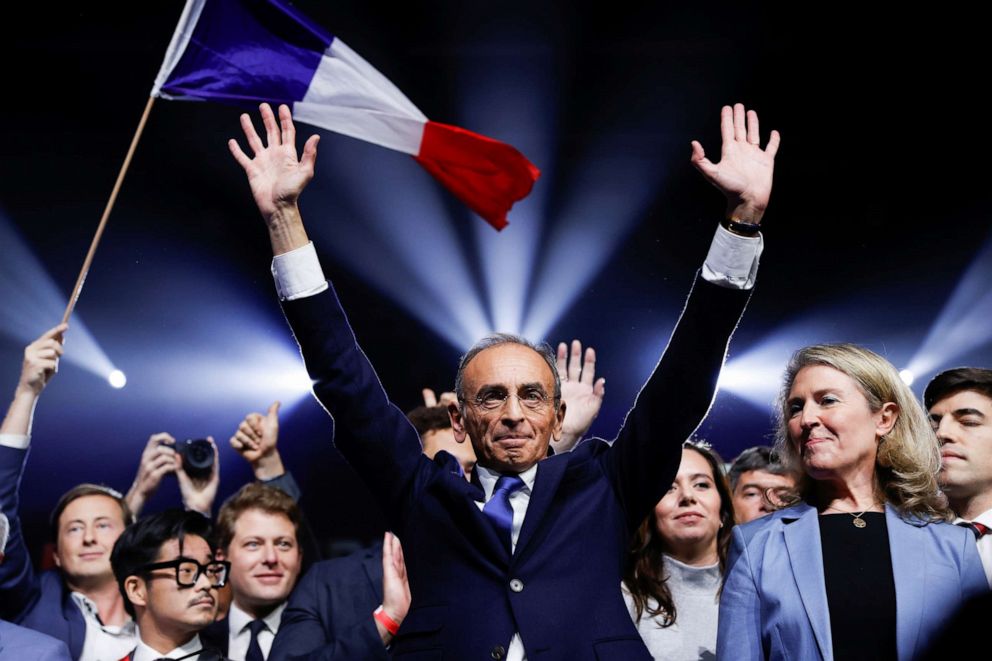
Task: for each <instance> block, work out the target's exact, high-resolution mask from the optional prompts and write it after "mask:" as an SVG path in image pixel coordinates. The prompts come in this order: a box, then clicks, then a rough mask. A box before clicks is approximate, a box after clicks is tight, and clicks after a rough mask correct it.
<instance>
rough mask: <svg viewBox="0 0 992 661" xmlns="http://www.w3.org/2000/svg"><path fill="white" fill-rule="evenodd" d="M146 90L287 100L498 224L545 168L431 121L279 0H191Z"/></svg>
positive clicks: (245, 101) (233, 99)
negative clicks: (404, 158)
mask: <svg viewBox="0 0 992 661" xmlns="http://www.w3.org/2000/svg"><path fill="white" fill-rule="evenodd" d="M152 96H156V97H161V98H164V99H183V100H209V101H219V102H222V103H231V104H235V105H240V106H248V105H255V104H257V103H260V102H262V101H267V102H269V103H285V104H287V105H288V106H289V107H290V108H292V112H293V118H294V119H295V120H298V121H301V122H306V123H308V124H312V125H314V126H319V127H321V128H324V129H327V130H329V131H335V132H337V133H343V134H344V135H348V136H351V137H353V138H358V139H359V140H365V141H367V142H372V143H375V144H377V145H380V146H382V147H388V148H389V149H395V150H397V151H401V152H405V153H407V154H410V155H411V156H413V157H414V158H415V159H416V161H417V162H418V163H420V165H421V166H423V167H424V168H425V169H426V170H427V171H428V172H430V173H431V175H433V176H434V177H435V178H436V179H437V180H438V181H440V182H441V184H442V185H444V186H445V187H446V188H447V189H448V190H449V191H451V192H452V194H454V195H455V196H456V197H457V198H458V199H460V200H461V201H462V202H464V203H465V204H466V205H467V206H468V207H469V208H470V209H472V210H473V211H475V212H476V213H477V214H479V215H480V216H482V217H483V218H484V219H486V221H488V222H489V223H490V224H491V225H492V226H493V227H495V228H496V229H503V228H504V227H505V226H506V225H507V221H506V214H507V212H509V210H510V207H511V206H513V203H514V202H516V201H517V200H520V199H522V198H524V197H526V196H527V194H528V193H530V190H531V188H532V187H533V185H534V182H535V181H536V180H537V178H538V176H540V174H541V172H540V170H538V169H537V168H536V167H535V166H534V165H533V164H532V163H531V162H530V161H528V160H527V158H526V157H525V156H524V155H523V154H521V153H520V152H519V151H517V150H516V149H514V148H513V147H511V146H510V145H507V144H505V143H502V142H499V141H497V140H493V139H492V138H487V137H485V136H482V135H479V134H477V133H472V132H471V131H466V130H465V129H462V128H459V127H457V126H449V125H446V124H439V123H437V122H432V121H430V120H429V119H427V117H425V116H424V114H423V113H422V112H420V110H419V109H418V108H417V106H415V105H413V103H411V102H410V100H409V99H408V98H406V96H404V95H403V93H402V92H401V91H400V90H399V89H397V88H396V86H395V85H393V84H392V83H391V82H389V80H388V79H387V78H386V77H385V76H383V75H382V74H381V73H379V72H378V71H376V70H375V68H373V67H372V66H371V65H370V64H369V63H368V62H366V61H365V60H364V59H362V57H361V56H360V55H358V54H357V53H356V52H355V51H353V50H351V49H350V48H349V47H348V46H347V45H345V44H344V42H342V41H341V40H340V39H338V38H336V37H334V36H333V35H331V34H328V33H327V32H326V31H325V30H324V29H323V28H321V27H320V26H318V25H315V24H314V23H312V22H311V21H310V20H308V19H307V18H306V17H305V16H302V15H301V14H300V13H299V12H297V11H296V10H295V9H293V8H292V7H290V6H288V5H286V4H285V3H283V2H279V0H187V3H186V7H185V9H184V10H183V14H182V17H181V18H180V19H179V25H178V26H177V27H176V32H175V34H174V35H173V36H172V43H170V44H169V50H168V51H167V52H166V54H165V61H164V62H163V63H162V68H161V70H160V71H159V73H158V76H157V77H156V79H155V86H154V88H153V89H152Z"/></svg>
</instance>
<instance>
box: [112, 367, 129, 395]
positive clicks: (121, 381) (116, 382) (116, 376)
mask: <svg viewBox="0 0 992 661" xmlns="http://www.w3.org/2000/svg"><path fill="white" fill-rule="evenodd" d="M107 381H108V382H109V383H110V385H111V386H112V387H114V388H117V389H118V390H120V389H121V388H123V387H124V386H125V385H127V377H126V376H125V375H124V372H122V371H120V370H114V371H113V372H111V373H110V374H109V375H108V376H107Z"/></svg>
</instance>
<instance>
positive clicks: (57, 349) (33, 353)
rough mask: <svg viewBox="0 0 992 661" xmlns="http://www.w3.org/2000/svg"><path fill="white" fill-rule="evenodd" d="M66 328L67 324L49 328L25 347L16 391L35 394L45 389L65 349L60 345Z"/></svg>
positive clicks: (56, 369) (57, 367)
mask: <svg viewBox="0 0 992 661" xmlns="http://www.w3.org/2000/svg"><path fill="white" fill-rule="evenodd" d="M66 329H68V325H67V324H59V325H58V326H56V327H54V328H49V329H48V330H47V331H45V332H44V333H43V334H42V335H41V337H39V338H38V339H37V340H35V341H34V342H32V343H31V344H29V345H28V346H27V347H25V349H24V364H23V366H22V367H21V378H20V380H19V381H18V382H17V389H18V391H21V392H28V393H31V394H33V395H36V396H37V395H39V394H41V391H42V390H44V389H45V386H46V385H48V382H49V380H50V379H51V378H52V375H53V374H55V373H56V372H57V371H58V369H59V357H61V356H62V354H63V352H64V351H65V349H64V347H63V346H62V335H63V334H64V333H65V331H66Z"/></svg>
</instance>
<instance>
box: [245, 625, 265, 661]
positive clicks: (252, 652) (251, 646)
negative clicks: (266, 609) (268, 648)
mask: <svg viewBox="0 0 992 661" xmlns="http://www.w3.org/2000/svg"><path fill="white" fill-rule="evenodd" d="M266 628H267V627H266V626H265V620H252V621H251V622H249V623H248V629H249V630H250V631H251V640H250V641H249V642H248V651H247V652H246V653H245V661H265V656H264V655H263V654H262V646H261V645H259V644H258V634H260V633H262V630H264V629H266Z"/></svg>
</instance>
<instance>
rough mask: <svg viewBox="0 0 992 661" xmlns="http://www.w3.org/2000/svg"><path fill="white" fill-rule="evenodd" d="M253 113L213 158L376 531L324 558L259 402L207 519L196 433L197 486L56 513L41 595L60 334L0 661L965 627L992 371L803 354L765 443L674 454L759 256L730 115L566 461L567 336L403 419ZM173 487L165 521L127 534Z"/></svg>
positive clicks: (697, 159)
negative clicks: (696, 265) (915, 381)
mask: <svg viewBox="0 0 992 661" xmlns="http://www.w3.org/2000/svg"><path fill="white" fill-rule="evenodd" d="M261 118H262V123H263V126H264V129H265V139H264V141H263V139H262V138H261V137H260V136H259V135H258V134H257V132H256V130H255V127H254V125H253V123H252V121H251V119H250V117H248V116H247V115H243V116H242V120H241V122H242V128H243V130H244V134H245V138H246V140H247V144H248V146H249V148H250V150H251V152H252V156H248V155H247V154H246V153H245V152H244V151H243V150H242V149H241V147H240V146H239V145H238V143H237V142H236V141H233V140H232V141H231V143H230V148H231V151H232V154H233V155H234V157H235V159H236V160H237V162H238V163H239V164H240V165H241V166H242V167H243V168H244V170H245V172H246V175H247V177H248V181H249V184H250V187H251V190H252V194H253V195H254V198H255V201H256V203H257V205H258V208H259V211H260V212H261V214H262V216H263V218H264V220H265V224H266V227H267V229H268V231H269V236H270V239H271V243H272V248H273V255H274V258H273V275H274V277H275V281H276V289H277V291H278V293H279V297H280V300H281V301H282V305H283V309H284V312H285V314H286V317H287V319H288V321H289V323H290V325H291V327H292V329H293V332H294V334H295V336H296V339H297V341H298V342H299V344H300V347H301V350H302V353H303V356H304V360H305V362H306V364H307V367H308V370H309V372H310V375H311V377H312V379H313V381H314V393H315V395H316V396H317V398H318V399H319V400H320V402H321V404H322V405H323V406H324V408H325V409H326V410H327V411H328V413H329V414H330V415H332V416H333V417H334V419H335V423H336V429H337V432H336V434H337V436H336V438H335V443H336V446H337V448H338V450H339V451H340V452H341V453H342V454H343V455H344V457H345V458H346V459H347V460H348V461H349V462H350V464H351V465H352V466H353V467H354V469H355V470H356V471H357V472H358V474H359V475H360V476H361V477H362V479H363V480H364V481H365V483H366V484H367V486H368V488H369V491H370V493H371V494H372V496H373V498H374V499H375V502H376V503H377V505H378V507H379V508H380V509H381V510H382V512H383V513H384V514H385V516H386V520H387V522H388V527H389V531H388V532H386V533H385V535H384V537H383V540H382V542H381V544H377V545H375V546H374V547H371V548H368V549H363V550H361V551H359V552H357V553H355V554H352V555H349V556H346V557H341V558H334V559H329V560H320V553H319V550H318V548H317V546H316V545H314V544H313V540H311V539H308V538H307V535H306V534H305V530H306V528H307V527H306V525H305V519H306V513H305V512H304V511H302V509H301V507H300V506H299V504H298V503H299V500H300V495H301V494H300V489H299V487H298V486H297V484H296V482H295V481H294V480H293V477H292V475H291V474H290V473H289V472H288V470H287V469H286V466H285V465H284V464H283V461H282V458H281V456H280V454H279V450H278V445H279V442H280V441H279V418H278V415H279V406H278V403H274V404H273V405H272V406H271V407H270V408H269V409H268V411H266V412H265V413H250V414H248V415H247V416H246V417H245V419H244V420H243V421H242V422H241V424H240V425H239V426H238V428H237V429H236V430H235V432H234V434H233V435H232V437H231V439H230V444H231V446H232V447H233V448H234V450H235V451H236V452H237V453H238V454H240V455H241V456H242V457H243V458H244V459H245V460H246V461H248V462H249V464H250V465H251V467H252V469H253V473H254V477H255V480H254V481H253V482H251V483H249V484H246V485H244V486H243V487H242V488H241V489H239V490H238V491H237V492H236V493H234V494H233V495H232V496H231V497H230V498H228V499H227V500H226V501H225V502H224V503H223V504H222V505H221V507H220V508H219V511H218V513H217V516H216V518H214V517H213V509H214V500H215V499H216V496H217V488H218V483H219V463H220V462H219V458H218V454H217V448H216V446H215V445H214V444H213V440H212V439H207V441H206V443H207V444H208V445H207V446H206V447H207V449H206V450H204V451H205V452H206V453H207V454H208V457H207V459H208V460H207V461H206V462H205V465H206V466H207V468H206V469H203V468H202V467H199V466H193V465H192V463H191V459H190V454H189V453H188V452H186V450H185V448H183V447H181V444H179V443H177V441H176V439H175V438H173V437H172V436H170V435H169V434H165V433H159V434H153V435H152V436H151V437H150V438H149V440H148V443H147V445H146V446H145V448H144V449H143V452H142V455H141V458H140V461H139V468H138V472H137V475H136V477H135V479H134V482H133V484H132V485H131V488H130V489H129V490H128V491H127V493H126V494H122V493H120V492H118V491H115V490H114V489H111V488H109V487H107V486H104V485H100V484H91V483H83V484H79V485H77V486H74V487H72V488H71V489H69V490H68V491H67V492H66V493H65V494H64V495H63V496H62V497H61V498H60V499H59V501H58V503H57V504H56V506H55V508H54V509H53V511H52V516H51V536H52V542H53V543H54V563H55V568H54V569H51V570H48V571H45V572H37V571H36V570H35V568H34V566H33V564H32V562H31V559H30V554H29V552H28V549H27V547H26V544H25V541H24V538H23V535H22V532H21V525H20V520H19V509H20V504H19V491H20V483H21V476H22V474H23V471H24V468H25V465H26V462H27V459H28V450H29V446H30V444H31V426H32V418H33V415H34V410H35V406H36V404H37V402H38V400H39V398H40V396H41V394H42V392H43V390H44V388H45V386H46V385H47V383H48V382H49V380H50V379H51V378H53V375H54V374H55V372H56V368H57V365H58V360H59V358H60V356H61V355H62V353H63V345H62V337H63V335H64V334H65V333H66V331H67V330H68V329H67V326H65V325H64V324H63V325H59V326H56V327H55V328H52V329H51V330H49V331H47V332H46V333H44V334H43V335H42V336H41V337H39V338H38V340H36V341H35V342H33V343H31V344H30V345H29V346H28V347H27V348H26V349H25V353H24V363H23V366H22V369H21V375H20V379H19V381H18V384H17V387H16V390H15V395H14V398H13V401H12V402H11V404H10V407H9V409H8V412H7V415H6V417H5V418H4V420H3V424H2V427H0V659H23V658H39V659H80V660H83V661H97V660H99V661H117V660H122V659H128V660H129V661H154V660H157V659H176V660H178V659H192V660H194V661H195V660H197V659H198V660H199V661H210V660H212V659H235V660H237V661H241V660H247V661H265V660H267V659H271V660H273V661H280V660H282V659H311V660H317V659H322V660H324V661H329V660H331V659H379V658H382V659H386V658H392V657H396V658H408V659H421V658H454V659H477V658H487V659H496V660H500V659H510V660H512V661H521V660H523V659H530V660H531V661H536V660H537V659H600V660H602V659H618V660H620V659H622V660H624V661H627V660H631V659H650V658H654V659H685V660H696V659H710V658H720V659H787V658H793V659H835V658H836V659H901V660H909V659H915V658H923V657H925V656H926V655H928V654H930V655H933V654H936V653H939V646H940V645H941V641H943V640H944V639H945V638H944V637H945V636H947V635H948V633H947V632H948V628H949V626H953V625H954V624H955V622H957V621H961V620H959V619H958V617H957V615H956V614H957V613H959V612H961V611H959V609H961V608H964V609H968V608H971V609H981V608H984V607H987V605H988V600H989V596H990V594H992V593H990V592H989V588H990V586H992V535H988V533H989V530H990V528H992V371H990V370H987V369H980V368H958V369H952V370H948V371H946V372H943V373H941V374H939V375H938V376H937V377H935V378H934V379H933V381H931V383H930V384H929V385H928V386H927V389H926V393H925V395H924V402H923V403H922V404H921V403H920V402H919V401H917V400H916V399H915V398H914V396H913V394H912V392H911V391H910V390H909V388H908V387H907V386H906V385H905V384H904V383H903V382H902V380H901V379H900V378H899V375H898V373H897V372H896V370H895V368H894V367H893V366H892V365H891V364H890V363H889V362H888V361H886V360H885V359H884V358H883V357H881V356H879V355H878V354H876V353H874V352H872V351H869V350H867V349H865V348H862V347H859V346H855V345H848V344H837V345H817V346H810V347H805V348H801V349H799V350H797V351H796V353H795V354H794V356H793V358H792V360H791V361H790V362H789V364H788V365H786V366H784V373H785V377H784V379H783V384H782V391H781V397H780V400H779V409H778V425H777V432H776V440H775V446H774V447H765V446H756V447H752V448H749V449H747V450H745V451H744V452H742V453H740V454H739V456H738V457H737V458H736V459H735V460H733V461H732V462H731V463H730V464H729V466H728V465H726V464H725V463H724V461H723V460H722V459H721V457H720V456H719V454H717V452H716V451H715V450H714V449H713V448H712V447H711V446H710V445H709V444H708V443H706V442H705V441H703V440H700V439H698V438H695V437H694V432H695V430H696V429H697V427H698V426H699V424H700V422H701V421H702V420H703V418H704V417H705V416H706V413H707V411H708V409H709V407H710V404H711V402H712V399H713V396H714V394H715V390H716V383H717V378H718V376H719V371H720V368H721V366H722V363H723V360H724V356H725V354H726V351H727V346H728V342H729V341H730V336H731V334H732V332H733V330H734V328H735V326H736V324H737V323H738V320H739V318H740V316H741V314H742V313H743V311H744V308H745V306H746V304H747V301H748V298H749V295H750V291H751V289H752V288H753V286H754V283H755V279H756V274H757V269H758V261H759V258H760V255H761V252H762V249H763V238H762V235H761V233H760V231H759V230H760V223H761V219H762V216H763V214H764V211H765V209H766V208H767V205H768V200H769V198H770V193H771V184H772V173H773V166H774V158H775V153H776V151H777V148H778V143H779V138H778V134H777V133H775V132H772V133H771V136H770V138H769V140H768V143H767V145H766V146H765V147H764V148H762V147H761V140H760V132H759V126H758V117H757V114H756V113H754V111H746V110H745V109H744V107H743V106H742V105H740V104H738V105H736V106H733V107H729V106H728V107H725V108H724V109H723V110H722V113H721V133H722V138H723V145H722V149H721V152H720V160H719V162H716V163H714V162H712V161H711V160H710V159H708V158H707V156H706V153H705V151H704V150H703V148H702V146H701V145H700V144H699V143H698V142H693V145H692V148H693V155H692V162H693V164H694V165H695V166H696V167H697V168H698V169H699V170H700V172H701V173H702V174H703V176H704V177H705V178H706V179H707V180H708V181H710V182H711V183H712V184H713V185H714V186H716V187H717V188H718V189H719V190H720V191H721V192H722V193H723V194H724V195H725V197H726V199H727V203H728V208H727V217H726V220H725V221H724V222H723V223H721V225H720V226H719V227H718V228H717V230H716V234H715V236H714V239H713V243H712V245H711V247H710V251H709V253H708V255H707V256H706V259H705V261H704V263H703V265H702V268H701V269H700V272H699V274H698V275H697V277H696V280H695V282H694V283H693V285H692V289H691V291H690V293H689V297H688V300H687V302H686V305H685V308H684V310H683V312H682V315H681V317H680V319H679V322H678V324H677V326H676V329H675V331H674V332H673V334H672V337H671V339H670V341H669V343H668V346H667V348H666V349H665V351H664V352H663V354H662V355H661V358H660V360H659V362H658V364H657V366H656V368H655V370H654V372H653V374H652V375H651V377H650V378H649V379H648V381H647V383H645V385H644V387H643V388H642V389H641V391H640V393H639V394H638V397H637V400H636V402H635V403H634V405H633V407H632V408H631V410H630V412H629V413H628V415H627V417H626V419H625V421H624V423H623V425H622V427H621V429H620V430H619V431H618V433H617V435H616V437H615V438H614V439H612V440H609V441H606V440H602V439H597V438H587V437H586V436H587V432H588V430H589V428H590V427H591V425H592V423H593V421H594V420H595V418H596V416H597V414H598V412H599V410H600V406H601V404H602V401H603V398H604V396H605V382H604V380H603V379H602V378H598V379H597V377H596V353H595V351H594V350H593V349H592V348H591V347H586V348H585V350H583V347H582V344H581V343H580V342H579V341H577V340H576V341H573V342H572V343H571V344H570V345H567V344H565V343H562V344H560V345H559V346H558V348H557V351H556V352H555V351H553V350H551V348H550V347H548V346H547V345H539V344H533V343H531V342H530V341H528V340H526V339H524V338H522V337H518V336H513V335H507V334H495V335H491V336H489V337H486V338H484V339H482V340H481V341H480V342H479V343H477V344H476V345H475V346H473V347H472V348H471V349H470V350H469V351H468V352H467V353H466V354H465V355H464V356H463V357H462V359H461V360H460V363H459V365H458V369H457V372H456V376H455V384H454V390H453V392H450V393H449V392H445V393H442V394H441V395H440V396H436V395H435V394H434V392H433V391H430V390H425V391H424V405H423V406H421V407H418V408H416V409H414V410H413V411H410V412H408V413H407V414H404V413H403V412H401V411H400V410H399V409H397V408H396V406H394V405H393V404H392V403H391V402H390V400H389V398H388V397H387V395H386V393H385V392H384V391H383V389H382V387H381V385H380V383H379V380H378V378H377V376H376V374H375V371H374V370H373V368H372V366H371V364H370V363H369V361H368V359H367V358H366V356H365V354H364V353H363V352H362V350H361V348H360V346H359V344H358V342H357V340H356V338H355V337H354V335H353V333H352V332H351V329H350V327H349V325H348V321H347V317H346V316H345V313H344V311H343V310H342V308H341V305H340V303H339V302H338V299H337V297H336V295H335V293H334V290H333V288H332V287H331V286H330V284H329V283H328V282H327V281H326V279H325V278H324V276H323V272H322V270H321V266H320V263H319V260H318V258H317V253H316V251H315V249H314V246H313V244H312V243H311V242H310V241H309V239H308V237H307V234H306V230H305V227H304V225H303V221H302V217H301V215H300V211H299V207H298V198H299V196H300V194H301V193H302V191H303V189H304V188H305V187H306V185H307V183H308V182H309V181H310V179H311V178H312V177H313V173H314V164H315V159H316V149H317V138H316V136H314V137H311V138H310V139H309V140H307V141H306V143H305V146H304V148H303V153H302V155H298V153H297V150H296V136H295V128H294V126H293V122H292V120H291V118H290V116H289V111H288V109H287V108H285V107H281V108H279V111H278V116H277V115H276V114H275V113H273V111H272V109H271V108H270V107H269V106H268V105H264V104H263V106H262V107H261ZM283 442H297V441H294V440H290V441H283ZM210 452H212V453H213V461H212V462H211V461H209V453H210ZM194 469H195V470H194ZM169 474H173V475H175V476H176V478H177V481H178V484H179V487H180V494H181V499H182V503H181V505H182V507H177V508H174V509H168V510H165V511H161V512H156V513H151V514H143V510H144V505H145V503H146V502H147V501H148V499H149V498H150V496H151V495H152V494H153V493H154V492H155V491H156V490H157V489H158V488H159V485H160V484H161V481H162V480H163V479H164V477H165V476H166V475H169ZM344 505H345V506H346V504H344ZM310 514H311V516H315V515H317V512H316V511H312V512H311V513H310ZM304 558H307V560H308V563H309V564H310V566H309V569H307V571H306V572H303V568H304V562H303V560H304ZM963 612H964V613H966V614H967V613H968V611H967V610H965V611H963ZM979 612H980V611H979ZM966 617H967V615H963V616H961V618H966Z"/></svg>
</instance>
